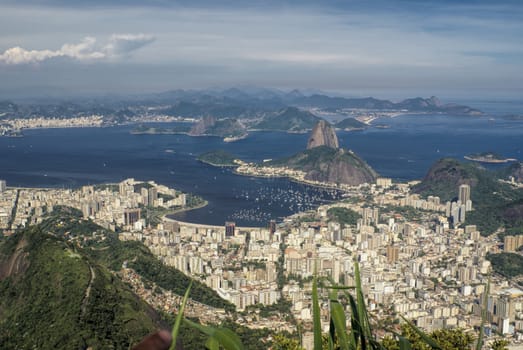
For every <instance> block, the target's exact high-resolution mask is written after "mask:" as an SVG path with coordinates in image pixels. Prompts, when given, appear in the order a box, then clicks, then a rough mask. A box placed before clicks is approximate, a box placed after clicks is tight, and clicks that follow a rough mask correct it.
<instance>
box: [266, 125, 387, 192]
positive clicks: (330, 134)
mask: <svg viewBox="0 0 523 350" xmlns="http://www.w3.org/2000/svg"><path fill="white" fill-rule="evenodd" d="M267 165H269V166H286V167H289V168H291V169H295V170H301V171H304V172H305V173H306V175H305V179H306V180H313V181H321V182H330V183H340V184H346V185H360V184H363V183H372V182H374V181H376V178H377V176H378V174H377V173H376V172H375V171H374V170H373V169H372V168H371V167H370V166H369V165H368V164H367V163H366V162H365V161H364V160H363V159H361V158H360V157H358V155H356V154H355V153H354V152H352V151H350V150H345V149H343V148H339V147H338V139H337V137H336V132H335V131H334V128H333V127H332V125H330V124H329V123H327V122H326V121H324V120H321V121H319V122H318V123H317V124H316V126H315V127H314V129H313V131H312V132H311V135H310V137H309V141H308V142H307V149H306V150H304V151H302V152H299V153H297V154H295V155H293V156H291V157H288V158H284V159H280V160H275V161H272V162H269V163H268V164H267Z"/></svg>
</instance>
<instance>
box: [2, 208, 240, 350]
mask: <svg viewBox="0 0 523 350" xmlns="http://www.w3.org/2000/svg"><path fill="white" fill-rule="evenodd" d="M79 215H81V213H78V212H77V211H76V210H71V209H70V208H67V207H62V208H57V209H56V210H55V211H53V214H52V216H51V217H49V218H47V219H46V220H44V221H43V222H42V223H41V224H39V225H37V226H32V227H30V228H27V229H24V230H21V231H18V232H17V233H15V234H14V235H12V236H11V237H4V238H3V239H2V240H0V344H2V349H33V348H38V349H85V348H88V347H91V348H92V349H129V348H130V346H131V345H133V344H136V343H137V342H138V341H139V340H141V339H142V338H143V337H144V336H145V335H146V334H148V333H150V332H151V331H153V330H155V329H157V328H159V327H162V326H163V327H166V326H167V327H168V326H169V325H167V324H164V323H163V322H162V317H161V316H160V315H159V314H158V313H157V312H156V311H155V310H154V309H153V308H151V307H150V306H149V305H148V304H146V303H145V302H144V301H142V300H141V299H140V298H139V297H138V296H137V295H135V294H134V293H133V291H132V290H131V289H130V288H129V287H128V286H127V285H126V284H125V283H123V282H122V281H121V280H120V278H119V277H118V275H117V274H116V272H117V271H119V270H120V269H121V267H122V264H123V263H124V262H127V266H128V267H130V268H132V269H134V270H135V271H136V272H137V273H138V274H140V275H141V276H142V277H143V278H144V279H145V280H146V281H150V282H154V283H156V284H157V285H158V286H160V287H163V288H165V289H168V290H172V291H173V292H175V293H177V294H180V295H183V293H184V292H185V290H186V288H187V286H188V284H189V278H188V277H187V276H185V275H184V274H183V273H182V272H180V271H178V270H176V269H175V268H172V267H167V266H165V265H163V264H162V263H161V262H160V261H159V260H158V259H157V258H156V257H155V256H154V255H153V254H152V253H151V252H150V251H149V250H148V249H147V248H146V247H145V246H144V245H143V244H142V243H141V242H134V241H133V242H122V241H119V240H118V237H117V235H116V234H115V233H112V232H109V231H107V230H105V229H104V228H102V227H100V226H98V225H96V224H94V223H92V222H90V221H85V220H83V219H82V218H81V217H80V216H79ZM191 298H192V299H194V300H197V301H200V302H202V303H205V304H208V305H211V306H215V307H220V308H226V309H228V310H232V309H234V307H233V306H232V304H230V303H228V302H226V301H224V300H223V299H221V298H220V297H218V295H217V294H216V293H215V292H214V291H212V290H211V289H209V288H208V287H206V286H205V285H203V284H201V283H195V284H193V289H192V291H191ZM182 337H183V339H184V343H187V342H191V343H192V342H196V343H198V342H199V340H198V337H200V336H199V335H198V334H197V332H196V333H195V332H194V330H189V329H187V327H184V331H183V333H182ZM200 338H202V337H200ZM198 344H199V346H196V348H200V347H201V346H203V344H202V343H198Z"/></svg>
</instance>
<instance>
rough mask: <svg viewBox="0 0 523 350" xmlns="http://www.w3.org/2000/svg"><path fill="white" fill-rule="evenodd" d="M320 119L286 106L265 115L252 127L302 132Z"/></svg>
mask: <svg viewBox="0 0 523 350" xmlns="http://www.w3.org/2000/svg"><path fill="white" fill-rule="evenodd" d="M319 120H320V118H318V117H317V116H315V115H314V114H312V113H311V112H308V111H303V110H300V109H298V108H296V107H287V108H285V109H283V110H280V111H279V112H278V113H274V114H269V115H266V116H265V117H264V118H263V119H262V120H261V121H260V122H258V123H256V124H254V125H253V126H252V127H253V128H254V129H259V130H273V131H288V132H304V131H307V130H311V129H312V128H313V127H314V125H316V123H317V122H318V121H319Z"/></svg>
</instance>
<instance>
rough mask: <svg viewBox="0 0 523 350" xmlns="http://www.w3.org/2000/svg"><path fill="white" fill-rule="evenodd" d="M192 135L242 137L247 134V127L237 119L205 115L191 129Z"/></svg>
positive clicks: (190, 133)
mask: <svg viewBox="0 0 523 350" xmlns="http://www.w3.org/2000/svg"><path fill="white" fill-rule="evenodd" d="M189 135H191V136H219V137H224V138H232V137H235V138H241V137H246V136H247V129H246V128H245V126H244V125H243V124H242V123H240V122H239V121H238V120H236V119H231V118H225V119H220V120H218V119H216V118H215V117H204V118H202V119H201V120H200V121H199V122H197V123H196V124H194V126H193V127H192V128H191V130H190V131H189Z"/></svg>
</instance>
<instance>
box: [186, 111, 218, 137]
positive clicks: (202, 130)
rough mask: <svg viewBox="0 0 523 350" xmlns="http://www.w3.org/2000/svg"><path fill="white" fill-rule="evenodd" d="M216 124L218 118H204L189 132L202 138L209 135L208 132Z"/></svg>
mask: <svg viewBox="0 0 523 350" xmlns="http://www.w3.org/2000/svg"><path fill="white" fill-rule="evenodd" d="M214 124H216V118H214V117H212V116H207V117H203V118H202V119H201V120H200V121H199V122H198V123H196V124H194V126H193V127H192V128H191V131H189V135H191V136H202V135H205V134H207V130H208V129H209V128H211V127H213V126H214Z"/></svg>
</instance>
